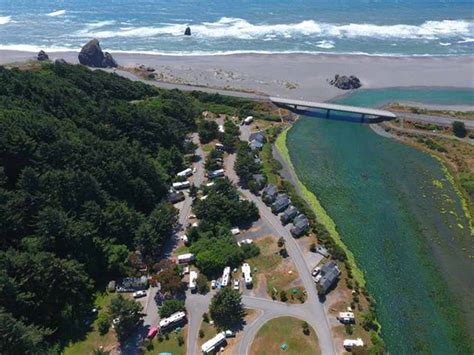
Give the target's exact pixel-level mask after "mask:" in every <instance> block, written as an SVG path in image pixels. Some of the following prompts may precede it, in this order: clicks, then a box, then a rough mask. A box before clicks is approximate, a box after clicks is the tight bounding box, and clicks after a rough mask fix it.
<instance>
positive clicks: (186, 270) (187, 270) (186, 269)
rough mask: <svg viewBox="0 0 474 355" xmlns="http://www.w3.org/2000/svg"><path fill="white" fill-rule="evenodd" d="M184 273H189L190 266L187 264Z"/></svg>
mask: <svg viewBox="0 0 474 355" xmlns="http://www.w3.org/2000/svg"><path fill="white" fill-rule="evenodd" d="M183 274H184V275H187V274H189V266H185V267H184V270H183Z"/></svg>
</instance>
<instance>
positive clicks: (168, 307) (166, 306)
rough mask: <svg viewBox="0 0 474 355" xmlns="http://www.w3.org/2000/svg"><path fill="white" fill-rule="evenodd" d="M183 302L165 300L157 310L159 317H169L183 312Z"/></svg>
mask: <svg viewBox="0 0 474 355" xmlns="http://www.w3.org/2000/svg"><path fill="white" fill-rule="evenodd" d="M184 309H185V308H184V302H183V301H180V300H166V301H164V302H163V304H162V306H161V307H160V309H159V312H160V317H161V318H165V317H169V316H170V315H172V314H173V313H176V312H179V311H184Z"/></svg>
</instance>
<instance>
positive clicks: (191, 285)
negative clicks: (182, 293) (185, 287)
mask: <svg viewBox="0 0 474 355" xmlns="http://www.w3.org/2000/svg"><path fill="white" fill-rule="evenodd" d="M197 278H198V273H197V272H196V271H191V272H190V273H189V290H190V291H191V292H195V291H196V280H197Z"/></svg>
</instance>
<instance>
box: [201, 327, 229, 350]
mask: <svg viewBox="0 0 474 355" xmlns="http://www.w3.org/2000/svg"><path fill="white" fill-rule="evenodd" d="M225 339H226V337H225V332H220V333H218V334H217V335H216V336H215V337H214V338H212V339H209V340H208V341H206V342H205V343H204V344H202V346H201V351H202V353H203V354H211V353H214V352H216V350H218V347H219V346H220V345H222V344H224V342H225Z"/></svg>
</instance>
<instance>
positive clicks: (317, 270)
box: [311, 266, 321, 276]
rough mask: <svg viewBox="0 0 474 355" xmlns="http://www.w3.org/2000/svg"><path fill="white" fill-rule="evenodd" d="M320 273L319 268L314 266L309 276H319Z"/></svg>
mask: <svg viewBox="0 0 474 355" xmlns="http://www.w3.org/2000/svg"><path fill="white" fill-rule="evenodd" d="M320 271H321V268H320V267H319V266H316V267H315V268H314V269H313V272H312V273H311V275H313V276H316V275H317V274H319V272H320Z"/></svg>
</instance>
